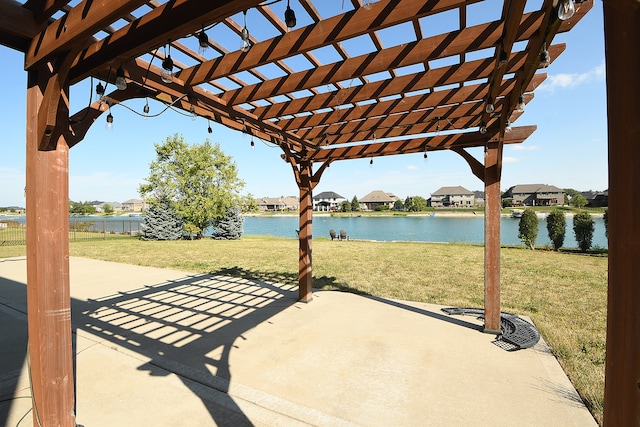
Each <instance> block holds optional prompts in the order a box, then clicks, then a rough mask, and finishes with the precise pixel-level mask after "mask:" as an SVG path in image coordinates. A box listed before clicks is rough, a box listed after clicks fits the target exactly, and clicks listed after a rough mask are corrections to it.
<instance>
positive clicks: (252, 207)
mask: <svg viewBox="0 0 640 427" xmlns="http://www.w3.org/2000/svg"><path fill="white" fill-rule="evenodd" d="M240 203H241V209H242V212H243V213H253V212H258V211H259V210H260V208H259V207H258V202H256V199H255V198H254V197H253V194H251V193H249V194H247V195H246V196H244V197H242V199H241V200H240Z"/></svg>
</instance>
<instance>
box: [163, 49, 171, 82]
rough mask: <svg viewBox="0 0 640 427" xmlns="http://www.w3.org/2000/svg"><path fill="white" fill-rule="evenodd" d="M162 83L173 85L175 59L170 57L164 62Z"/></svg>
mask: <svg viewBox="0 0 640 427" xmlns="http://www.w3.org/2000/svg"><path fill="white" fill-rule="evenodd" d="M161 78H162V81H163V82H165V83H173V59H171V55H168V56H167V57H166V58H165V59H164V61H162V77H161Z"/></svg>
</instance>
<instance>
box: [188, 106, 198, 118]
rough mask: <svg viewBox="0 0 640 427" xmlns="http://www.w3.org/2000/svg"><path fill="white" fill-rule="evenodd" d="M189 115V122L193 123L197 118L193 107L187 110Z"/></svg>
mask: <svg viewBox="0 0 640 427" xmlns="http://www.w3.org/2000/svg"><path fill="white" fill-rule="evenodd" d="M189 114H190V115H191V121H192V122H195V121H196V119H197V118H198V115H197V114H196V109H195V107H194V106H193V105H192V106H191V107H190V108H189Z"/></svg>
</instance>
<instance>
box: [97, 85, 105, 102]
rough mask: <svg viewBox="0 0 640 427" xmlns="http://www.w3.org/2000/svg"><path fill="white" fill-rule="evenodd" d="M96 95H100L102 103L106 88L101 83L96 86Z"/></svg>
mask: <svg viewBox="0 0 640 427" xmlns="http://www.w3.org/2000/svg"><path fill="white" fill-rule="evenodd" d="M96 95H98V97H99V98H100V101H102V100H103V99H104V86H102V83H101V82H98V84H97V85H96Z"/></svg>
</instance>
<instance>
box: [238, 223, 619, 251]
mask: <svg viewBox="0 0 640 427" xmlns="http://www.w3.org/2000/svg"><path fill="white" fill-rule="evenodd" d="M594 221H595V231H594V233H593V244H592V247H594V248H595V247H600V248H607V247H608V245H607V238H606V236H605V228H604V221H603V219H602V218H594ZM518 222H519V220H518V219H517V218H510V217H503V218H502V219H501V232H500V237H501V238H500V240H501V242H502V244H504V245H522V242H521V241H520V239H519V238H518ZM298 228H299V226H298V217H297V216H264V217H263V216H255V217H253V216H252V217H247V218H245V222H244V233H245V234H246V235H272V236H280V237H296V230H297V229H298ZM331 229H334V230H336V231H339V230H341V229H344V230H346V231H347V234H348V235H349V238H350V239H355V240H378V241H387V242H390V241H409V242H411V241H413V242H447V243H456V242H459V243H477V244H482V243H484V217H483V216H482V215H478V216H473V217H456V216H444V215H442V216H438V215H436V216H434V217H431V216H397V217H382V216H381V217H376V216H374V217H367V216H362V217H331V216H320V215H315V216H314V218H313V235H314V237H316V238H317V237H329V230H331ZM536 244H537V245H540V246H542V245H545V244H549V245H551V242H550V240H549V237H548V233H547V222H546V221H545V220H544V219H541V220H539V221H538V239H537V241H536ZM563 247H566V248H577V247H578V244H577V242H576V240H575V238H574V234H573V222H572V219H571V218H567V231H566V235H565V241H564V245H563Z"/></svg>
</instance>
